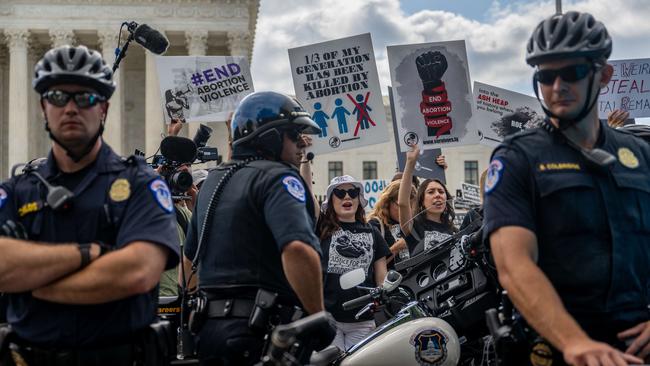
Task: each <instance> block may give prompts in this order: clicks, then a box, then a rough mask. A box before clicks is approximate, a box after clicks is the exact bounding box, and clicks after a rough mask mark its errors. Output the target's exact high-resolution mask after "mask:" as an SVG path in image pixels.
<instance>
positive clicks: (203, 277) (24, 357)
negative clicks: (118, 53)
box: [0, 12, 650, 366]
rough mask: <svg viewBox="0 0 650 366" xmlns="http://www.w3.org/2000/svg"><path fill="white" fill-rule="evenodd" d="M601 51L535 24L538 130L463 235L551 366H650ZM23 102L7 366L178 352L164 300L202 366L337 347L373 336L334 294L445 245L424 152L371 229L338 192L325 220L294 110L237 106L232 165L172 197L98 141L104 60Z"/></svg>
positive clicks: (7, 282)
mask: <svg viewBox="0 0 650 366" xmlns="http://www.w3.org/2000/svg"><path fill="white" fill-rule="evenodd" d="M611 49H612V40H611V37H610V36H609V34H608V33H607V30H606V28H605V27H604V25H603V24H602V23H601V22H598V21H597V20H595V19H594V18H593V17H592V16H591V15H589V14H587V13H578V12H567V13H566V14H561V15H554V16H552V17H549V18H547V19H545V20H544V21H542V22H541V23H540V24H539V25H538V26H537V27H536V28H535V30H534V31H533V34H532V35H531V38H530V40H529V43H528V45H527V58H526V60H527V62H528V63H529V64H530V65H531V66H533V67H535V68H536V71H535V76H534V84H535V92H536V93H538V98H539V99H540V101H541V102H542V105H543V107H544V110H545V113H546V114H547V116H548V118H547V119H546V121H545V122H544V125H543V127H541V128H535V129H531V130H527V131H524V132H522V133H519V134H516V135H513V136H510V137H508V138H506V140H505V141H504V143H503V144H501V145H500V146H499V147H498V148H497V149H495V151H494V152H493V155H492V158H491V163H490V167H489V169H488V170H487V171H486V172H485V173H484V174H483V175H482V176H481V186H482V187H484V192H485V203H484V207H481V208H478V209H476V210H472V211H471V212H470V213H468V215H467V216H466V222H465V223H464V224H463V226H466V225H467V223H468V222H469V221H471V220H472V219H473V218H483V216H484V222H485V227H484V235H485V237H484V239H485V242H486V243H488V244H487V245H488V247H490V248H491V254H492V257H493V260H494V263H495V265H496V268H497V271H498V279H499V283H500V285H501V287H502V288H503V289H504V290H506V291H507V294H508V297H509V298H510V299H511V301H512V302H513V304H514V305H515V307H516V309H517V310H518V311H519V312H520V313H521V314H522V316H523V317H524V318H525V319H526V321H527V323H528V324H529V325H530V326H531V327H532V328H533V329H534V330H535V331H536V332H537V333H538V334H539V336H540V339H542V342H543V343H544V344H545V345H546V348H545V350H548V352H549V353H550V355H546V356H547V357H548V358H549V359H551V360H552V363H553V364H554V365H557V364H564V363H566V364H570V365H588V366H592V365H627V364H640V363H642V362H643V359H647V358H648V356H649V355H650V320H649V319H650V310H649V307H648V304H649V302H650V295H649V294H650V276H649V274H650V273H649V272H648V270H649V269H650V242H649V241H650V220H648V217H650V212H649V211H650V204H649V202H650V184H648V174H650V167H649V165H648V164H649V163H650V145H648V144H647V143H645V142H643V141H642V140H640V139H638V138H636V137H634V136H633V135H632V134H630V133H626V132H621V131H620V130H616V129H614V128H612V127H618V126H620V125H622V124H624V121H625V120H626V119H627V118H628V115H626V113H625V112H624V111H616V112H615V113H612V114H611V115H610V118H609V121H608V122H609V124H610V125H611V126H612V127H609V126H608V125H607V124H605V123H602V122H600V121H599V120H598V118H597V109H596V108H595V105H596V102H597V98H598V91H599V88H600V87H602V86H604V85H607V83H608V81H609V80H610V79H611V77H612V68H611V66H609V65H607V59H608V57H609V55H610V53H611ZM33 86H34V89H35V90H36V91H37V92H38V93H39V94H40V95H41V108H42V112H43V116H44V118H45V129H46V131H47V133H48V134H49V136H50V138H51V140H52V150H51V153H50V155H49V156H48V157H47V158H46V159H43V160H39V161H33V162H29V163H28V164H26V165H25V166H24V168H23V169H22V171H23V173H22V174H20V175H16V176H14V177H12V178H11V179H10V180H8V181H7V182H4V183H2V184H1V185H0V228H1V231H0V233H1V234H2V237H0V250H2V255H1V256H0V290H1V291H2V292H4V293H6V294H7V295H6V297H5V299H6V301H7V306H8V308H7V311H6V317H7V322H8V323H9V325H8V326H5V327H3V328H1V329H0V335H2V336H1V337H0V353H1V359H0V364H1V365H97V366H99V365H162V364H165V363H167V362H168V360H169V356H170V354H172V353H174V351H173V350H170V349H166V348H165V347H164V346H162V344H163V343H164V342H161V341H159V338H158V337H159V334H160V332H159V331H158V330H159V328H160V326H158V325H157V324H156V321H155V320H156V313H155V307H156V303H157V298H158V296H159V295H168V296H175V295H179V294H187V293H190V292H191V293H193V294H194V295H193V296H195V300H194V302H193V304H192V307H191V309H188V310H191V315H190V317H189V318H190V321H189V328H190V329H191V331H192V332H193V333H194V334H195V335H196V336H197V351H198V358H199V362H200V363H201V364H204V365H251V364H255V363H256V362H258V361H259V360H260V357H261V356H262V352H263V349H264V345H265V335H266V334H268V332H269V330H270V329H271V327H272V326H274V325H277V324H283V323H288V322H290V321H293V320H296V319H299V318H301V317H303V316H304V315H306V314H314V313H317V312H321V311H328V312H329V313H331V314H332V316H333V318H334V324H333V326H334V327H333V328H332V329H329V330H324V331H323V332H322V333H323V334H321V335H320V336H319V337H316V338H314V339H312V340H310V341H311V342H312V343H313V344H312V348H313V349H317V350H318V349H322V348H324V347H325V346H327V345H329V344H333V345H335V346H337V347H338V348H340V349H341V350H348V349H350V348H351V347H352V346H353V345H355V344H357V343H358V342H359V341H361V340H362V339H364V338H365V337H367V336H368V335H369V334H370V333H371V332H372V331H373V329H374V328H375V322H374V321H373V319H372V317H371V316H368V315H366V316H363V317H360V318H358V319H357V317H356V316H355V314H356V313H355V311H350V310H346V309H344V308H343V306H342V304H343V303H344V302H346V301H348V300H351V299H354V298H357V297H358V296H360V295H361V294H362V293H361V292H360V291H359V290H358V289H356V288H351V289H344V288H342V287H341V284H340V283H339V279H340V277H341V276H342V275H344V274H345V273H347V272H349V271H351V270H354V269H359V268H360V269H362V270H363V272H364V276H365V279H364V281H363V283H362V285H365V286H367V287H375V286H379V285H380V284H381V283H382V282H383V280H384V278H385V276H386V273H387V271H388V270H389V269H391V268H394V267H395V264H396V263H398V262H400V261H403V260H406V259H408V258H410V257H413V256H417V255H419V254H420V253H421V252H423V251H431V250H435V248H436V247H437V245H438V244H439V243H441V242H442V241H444V240H445V239H447V238H449V237H450V236H451V235H453V234H455V233H457V232H458V230H459V228H457V227H456V226H455V225H454V219H455V217H456V213H455V209H454V204H453V197H452V196H451V194H450V193H449V190H448V189H447V187H446V186H445V184H444V182H442V181H440V180H435V179H426V180H424V181H423V182H421V183H420V182H419V180H418V179H417V178H416V177H415V176H414V170H415V164H416V162H417V159H418V157H419V148H418V146H412V147H411V150H410V151H409V152H407V154H406V157H407V159H406V165H405V168H404V171H403V172H399V173H398V174H396V176H395V178H394V179H393V181H392V182H391V183H390V184H389V185H388V186H387V187H386V188H385V190H384V191H383V192H382V193H381V195H380V197H379V199H378V201H377V203H376V205H375V207H374V208H373V209H372V211H371V212H370V213H369V214H368V215H367V214H366V210H365V208H366V206H367V204H368V201H367V199H366V197H365V196H364V190H363V187H362V185H361V183H360V181H358V180H357V179H355V178H354V177H351V176H348V175H342V176H338V177H334V178H333V179H332V180H331V182H330V184H329V186H328V187H327V192H326V194H325V200H324V201H323V202H322V203H319V202H318V201H317V200H316V199H315V195H314V192H313V189H312V180H313V177H312V174H311V168H310V166H311V160H309V159H306V149H308V148H309V146H310V144H311V139H310V135H317V134H319V133H321V128H320V127H319V125H318V124H317V123H316V122H314V121H313V120H312V118H311V116H310V114H309V113H307V112H306V111H305V110H304V109H303V107H302V106H301V105H300V104H299V103H298V102H297V101H296V100H295V99H293V98H291V97H289V96H286V95H283V94H279V93H274V92H256V93H253V94H251V95H249V96H247V97H246V98H245V99H244V100H243V101H242V102H241V103H240V105H239V106H238V107H237V110H236V111H235V113H234V115H233V116H232V118H231V122H230V123H229V127H230V145H231V151H229V153H228V159H227V161H226V162H225V163H223V164H221V165H219V166H218V167H217V168H216V169H213V170H211V171H210V172H207V171H200V170H197V171H194V172H192V175H193V178H194V184H193V185H192V187H191V189H190V190H189V191H188V192H186V193H187V195H186V196H184V198H180V199H174V197H173V196H172V193H171V192H170V190H169V188H168V185H167V183H166V182H165V180H163V179H162V178H160V177H159V176H158V175H157V174H156V173H155V172H154V171H153V170H152V169H151V168H150V167H148V166H147V164H146V162H145V161H144V159H142V158H139V157H135V156H133V157H129V158H122V157H119V156H118V155H116V154H115V153H114V152H113V151H112V150H111V148H110V147H109V146H108V145H107V144H106V143H105V142H104V141H103V140H102V138H101V136H102V132H103V129H104V122H105V118H106V113H107V111H108V108H109V103H108V100H109V99H110V97H111V95H112V93H113V91H114V90H115V87H116V86H115V83H114V81H113V80H112V71H111V69H110V68H109V67H108V66H107V65H106V64H105V62H104V60H103V59H102V57H101V55H99V54H98V53H97V52H96V51H92V50H89V49H87V48H86V47H84V46H77V47H73V46H63V47H58V48H54V49H52V50H50V51H48V52H47V53H46V54H45V56H44V57H43V58H42V59H41V60H40V61H39V63H38V64H37V65H36V70H35V78H34V82H33ZM182 125H183V124H182V123H181V122H180V121H178V120H175V121H174V123H172V124H171V125H170V126H169V131H168V133H169V134H171V135H175V134H178V131H179V130H180V129H181V128H182ZM436 162H437V163H438V164H439V165H440V166H442V167H446V166H447V162H446V161H445V159H444V156H439V157H438V158H437V159H436ZM449 163H451V164H453V163H454V162H449ZM182 169H186V170H187V171H188V172H189V171H190V170H191V167H189V166H187V167H184V168H182ZM174 213H176V214H174ZM181 248H183V249H182V251H181ZM179 262H180V266H179ZM302 357H308V355H302ZM303 361H305V359H303ZM548 364H550V363H548Z"/></svg>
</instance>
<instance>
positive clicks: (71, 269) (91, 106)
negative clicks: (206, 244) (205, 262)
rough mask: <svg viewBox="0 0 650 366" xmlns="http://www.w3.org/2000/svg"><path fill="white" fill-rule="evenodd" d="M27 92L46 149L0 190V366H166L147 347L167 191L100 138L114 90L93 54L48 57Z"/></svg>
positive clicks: (168, 258)
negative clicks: (0, 319)
mask: <svg viewBox="0 0 650 366" xmlns="http://www.w3.org/2000/svg"><path fill="white" fill-rule="evenodd" d="M33 86H34V89H35V90H36V91H37V92H38V93H39V94H40V96H41V107H42V111H43V116H44V118H45V121H46V122H45V123H46V129H47V131H48V132H49V134H50V137H51V139H52V141H53V143H52V149H51V152H50V154H49V156H48V157H47V159H43V162H42V163H39V164H36V163H32V164H28V165H27V166H26V167H25V169H24V173H23V174H21V175H17V176H14V177H12V178H11V179H10V180H8V181H6V182H4V183H2V184H1V185H0V227H1V228H3V230H0V231H2V233H0V235H2V236H1V237H0V250H1V251H2V256H1V257H0V267H1V268H2V269H3V270H2V276H0V291H2V292H4V293H8V294H9V296H8V297H9V307H8V311H7V319H8V321H9V323H10V324H11V328H12V330H13V331H14V332H15V335H16V336H15V337H8V338H4V339H5V341H6V342H7V343H5V344H4V346H3V347H2V348H3V349H4V350H8V349H11V355H10V357H8V358H9V359H10V360H9V359H7V358H5V359H4V360H0V364H3V365H5V364H9V365H11V364H13V363H15V364H17V365H73V366H74V365H79V366H81V365H84V366H87V365H94V366H104V365H124V366H126V365H130V366H132V365H153V364H156V365H157V364H164V363H165V362H166V358H165V355H166V354H168V353H169V350H164V349H160V348H158V347H157V344H158V343H156V341H155V340H154V341H153V342H149V341H150V340H152V336H151V333H150V330H151V328H150V325H151V324H152V322H154V321H155V319H156V304H157V301H156V297H157V293H158V291H157V284H158V281H159V280H160V275H161V273H162V272H163V270H164V269H165V268H173V267H174V266H175V265H176V264H177V263H178V256H179V253H178V249H177V244H176V243H175V240H174V238H175V237H176V228H175V224H174V220H175V216H174V215H173V214H172V213H173V204H172V201H171V195H170V193H169V190H168V189H167V186H166V185H165V182H164V181H163V180H162V179H160V178H159V177H158V175H157V174H155V173H154V172H153V170H152V169H151V168H149V167H148V166H147V164H146V163H145V162H144V159H140V158H135V157H131V158H129V159H125V158H122V157H120V156H118V155H117V154H115V153H114V152H113V150H112V149H111V148H110V146H109V145H108V144H106V143H105V142H104V141H103V140H102V139H101V137H100V136H101V133H102V130H103V124H104V120H105V117H106V113H107V111H108V99H109V98H110V96H111V94H112V93H113V91H114V90H115V83H114V82H113V80H112V72H111V69H110V68H109V67H108V66H107V65H106V63H105V62H104V60H103V59H102V56H101V55H100V54H99V53H98V52H96V51H93V50H89V49H88V48H86V47H85V46H77V47H73V46H62V47H58V48H54V49H51V50H49V51H48V52H47V53H46V54H45V55H44V56H43V58H42V59H41V60H40V61H39V62H38V64H37V65H36V68H35V75H34V81H33ZM0 332H3V333H4V331H0ZM161 344H163V343H161ZM5 356H6V355H5ZM5 362H7V363H5Z"/></svg>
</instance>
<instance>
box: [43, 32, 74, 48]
mask: <svg viewBox="0 0 650 366" xmlns="http://www.w3.org/2000/svg"><path fill="white" fill-rule="evenodd" d="M49 33H50V40H51V41H52V48H56V47H61V46H65V45H71V46H73V45H74V44H75V35H74V32H73V31H72V29H66V28H55V29H50V32H49Z"/></svg>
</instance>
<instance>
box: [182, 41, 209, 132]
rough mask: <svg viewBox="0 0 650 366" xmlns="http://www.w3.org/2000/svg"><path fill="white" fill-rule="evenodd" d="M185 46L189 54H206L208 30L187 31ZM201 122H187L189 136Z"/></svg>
mask: <svg viewBox="0 0 650 366" xmlns="http://www.w3.org/2000/svg"><path fill="white" fill-rule="evenodd" d="M185 46H186V47H187V54H188V55H189V56H205V54H206V53H207V50H208V31H206V30H191V31H186V32H185ZM199 125H200V124H199V123H188V124H187V136H188V137H189V138H193V137H194V135H195V134H196V131H197V130H198V129H199Z"/></svg>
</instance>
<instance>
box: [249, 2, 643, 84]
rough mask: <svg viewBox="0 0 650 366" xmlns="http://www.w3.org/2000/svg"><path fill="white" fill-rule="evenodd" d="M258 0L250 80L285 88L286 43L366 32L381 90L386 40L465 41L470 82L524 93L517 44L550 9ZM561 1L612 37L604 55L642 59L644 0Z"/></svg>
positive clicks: (538, 5) (550, 5) (524, 71)
mask: <svg viewBox="0 0 650 366" xmlns="http://www.w3.org/2000/svg"><path fill="white" fill-rule="evenodd" d="M260 1H261V7H260V13H259V18H258V23H257V30H256V34H255V46H254V49H253V61H252V76H253V80H254V87H255V90H274V91H279V92H284V93H288V94H295V93H294V89H293V82H292V79H291V70H290V68H289V57H288V53H287V50H288V49H290V48H294V47H299V46H304V45H308V44H311V43H316V42H323V41H327V40H332V39H337V38H343V37H348V36H353V35H357V34H362V33H370V34H371V36H372V41H373V47H374V51H375V57H376V60H377V69H378V72H379V78H380V84H381V86H382V92H383V94H387V93H388V91H387V86H389V85H390V74H389V69H388V60H387V58H386V46H389V45H401V44H411V43H424V42H437V41H449V40H465V42H466V47H467V52H468V58H469V66H470V76H471V78H472V82H473V81H480V82H483V83H486V84H491V85H494V86H498V87H501V88H505V89H510V90H514V91H517V92H520V93H524V94H529V95H532V86H531V77H532V72H533V69H532V68H531V67H529V66H528V65H527V64H526V63H525V60H524V57H525V44H526V41H527V39H528V37H529V36H530V33H531V32H532V30H533V28H534V27H535V25H537V24H538V23H539V22H540V21H541V20H542V19H544V18H546V17H547V16H549V15H551V14H553V13H554V12H555V0H536V1H533V0H519V1H504V0H446V1H443V0H401V1H400V0H308V1H305V0H260ZM562 7H563V11H565V12H566V11H568V10H578V11H588V12H590V13H592V14H593V15H594V16H595V17H596V19H598V20H600V21H602V22H603V23H605V25H606V26H607V28H608V30H609V32H610V34H611V35H612V38H613V41H614V50H613V53H612V57H611V59H631V58H650V47H649V46H650V43H649V42H648V35H649V34H650V22H649V21H648V19H650V1H649V0H616V1H611V0H564V1H563V4H562Z"/></svg>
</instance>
